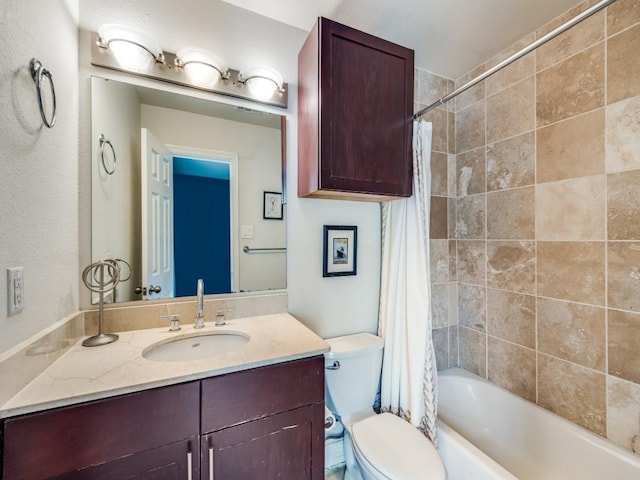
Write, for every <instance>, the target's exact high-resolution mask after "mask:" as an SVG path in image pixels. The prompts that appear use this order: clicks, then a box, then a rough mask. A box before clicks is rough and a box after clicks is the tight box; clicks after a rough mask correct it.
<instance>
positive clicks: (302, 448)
mask: <svg viewBox="0 0 640 480" xmlns="http://www.w3.org/2000/svg"><path fill="white" fill-rule="evenodd" d="M323 411H324V409H323V404H317V405H310V406H307V407H302V408H298V409H295V410H292V411H290V412H285V413H280V414H278V415H273V416H271V417H267V418H264V419H262V420H255V421H253V422H249V423H245V424H242V425H239V426H236V427H231V428H227V429H224V430H220V431H218V432H215V433H212V434H209V435H205V436H203V437H202V440H201V449H202V453H201V456H202V467H201V477H200V478H201V480H264V479H269V480H275V479H282V480H291V479H295V480H306V479H308V480H320V479H322V478H324V450H323V449H322V448H318V445H319V444H320V445H323V442H324V428H323V424H322V418H323V417H322V412H323ZM320 436H321V438H319V437H320Z"/></svg>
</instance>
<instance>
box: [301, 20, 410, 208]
mask: <svg viewBox="0 0 640 480" xmlns="http://www.w3.org/2000/svg"><path fill="white" fill-rule="evenodd" d="M413 56H414V54H413V50H410V49H408V48H404V47H401V46H399V45H397V44H394V43H391V42H388V41H386V40H383V39H380V38H377V37H374V36H372V35H369V34H366V33H364V32H361V31H358V30H355V29H353V28H350V27H347V26H345V25H341V24H339V23H336V22H333V21H331V20H328V19H326V18H320V19H319V20H318V22H317V23H316V25H315V27H314V28H313V30H312V31H311V33H310V34H309V36H308V37H307V40H306V42H305V43H304V45H303V47H302V49H301V50H300V53H299V54H298V195H299V196H300V197H325V198H340V199H355V200H371V201H380V200H388V199H391V198H400V197H408V196H411V190H412V134H413V132H412V128H413V127H412V116H413V68H414V67H413V64H414V61H413Z"/></svg>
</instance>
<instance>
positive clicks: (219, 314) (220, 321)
mask: <svg viewBox="0 0 640 480" xmlns="http://www.w3.org/2000/svg"><path fill="white" fill-rule="evenodd" d="M231 312H233V308H221V309H219V310H216V327H221V326H222V325H226V323H227V322H225V321H224V314H225V313H231Z"/></svg>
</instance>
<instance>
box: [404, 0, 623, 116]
mask: <svg viewBox="0 0 640 480" xmlns="http://www.w3.org/2000/svg"><path fill="white" fill-rule="evenodd" d="M615 1H616V0H601V1H600V2H598V3H596V4H595V5H593V6H591V7H589V8H587V9H586V10H585V11H584V12H582V13H580V14H578V15H576V16H575V17H573V18H572V19H571V20H569V21H567V22H565V23H563V24H562V25H560V26H559V27H557V28H555V29H554V30H552V31H550V32H549V33H547V34H546V35H544V36H542V37H540V38H539V39H538V40H536V41H535V42H532V43H531V44H529V45H527V46H526V47H524V48H523V49H522V50H519V51H518V52H516V53H514V54H513V55H511V56H510V57H508V58H506V59H504V60H503V61H501V62H500V63H498V64H497V65H495V66H494V67H491V68H490V69H489V70H487V71H486V72H484V73H483V74H481V75H478V76H477V77H475V78H474V79H472V80H470V81H468V82H467V83H465V84H464V85H462V86H461V87H459V88H457V89H455V90H454V91H453V92H451V93H449V94H447V95H445V96H444V97H442V98H440V99H439V100H436V101H435V102H433V103H432V104H431V105H428V106H427V107H425V108H423V109H422V110H419V111H418V112H417V113H415V114H414V115H413V119H414V120H417V119H418V118H420V116H421V115H423V114H425V113H427V112H428V111H430V110H433V109H434V108H436V107H439V106H440V105H443V104H444V103H446V102H448V101H449V100H451V99H453V98H455V97H457V96H458V95H460V94H461V93H463V92H466V91H467V90H469V89H470V88H471V87H473V86H475V85H477V84H478V83H480V82H481V81H483V80H484V79H485V78H487V77H490V76H491V75H493V74H494V73H496V72H498V71H500V70H502V69H503V68H505V67H506V66H508V65H511V64H512V63H513V62H515V61H516V60H518V59H519V58H521V57H524V56H525V55H526V54H527V53H530V52H532V51H533V50H535V49H536V48H538V47H539V46H541V45H543V44H545V43H547V42H548V41H549V40H551V39H553V38H555V37H557V36H558V35H560V34H561V33H563V32H565V31H566V30H569V29H570V28H571V27H573V26H574V25H576V24H578V23H580V22H581V21H583V20H584V19H586V18H588V17H590V16H591V15H593V14H594V13H597V12H599V11H600V10H602V9H603V8H605V7H606V6H608V5H610V4H612V3H613V2H615Z"/></svg>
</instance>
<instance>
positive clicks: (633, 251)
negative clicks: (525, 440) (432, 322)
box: [432, 0, 640, 448]
mask: <svg viewBox="0 0 640 480" xmlns="http://www.w3.org/2000/svg"><path fill="white" fill-rule="evenodd" d="M593 3H595V1H591V0H589V1H587V2H585V3H584V4H582V5H580V6H579V7H577V8H576V9H574V10H573V11H570V12H567V14H565V15H563V16H562V17H561V18H558V19H556V20H555V21H553V22H551V23H550V24H548V25H545V26H544V27H542V28H540V29H539V30H538V31H536V32H534V33H532V34H531V35H529V36H528V37H526V38H524V39H522V40H521V41H520V42H517V43H516V44H514V45H513V46H512V47H511V48H509V49H508V50H507V51H505V52H502V53H501V54H499V55H497V56H496V57H495V58H494V59H491V60H489V61H488V62H486V63H485V64H484V65H482V66H480V67H478V68H477V69H476V70H474V71H473V72H470V73H469V74H468V75H465V76H464V78H460V79H458V80H457V82H456V83H457V84H458V85H460V84H462V83H464V82H465V81H467V80H468V79H469V78H471V77H473V76H475V75H476V74H478V73H479V72H482V71H483V70H485V69H487V68H490V67H491V66H493V65H495V64H496V63H497V62H498V61H500V60H501V59H503V58H505V57H506V56H508V55H509V54H511V53H513V52H515V51H517V50H519V49H520V48H522V47H523V46H524V45H526V44H528V43H530V42H531V41H532V40H535V39H536V38H537V37H540V36H541V35H543V34H545V33H546V32H548V31H550V30H551V29H553V28H555V27H556V26H557V25H559V24H560V23H562V22H563V21H565V20H567V19H568V18H570V17H572V16H574V15H575V14H576V13H578V11H579V10H580V9H584V8H587V7H588V6H589V5H591V4H593ZM639 52H640V0H617V1H616V2H615V3H614V4H612V5H611V6H609V7H608V8H607V9H606V10H604V11H601V12H599V13H598V14H596V15H594V16H592V17H591V18H589V19H588V20H586V21H584V22H582V23H581V24H579V25H577V26H575V27H573V28H572V29H571V30H569V31H568V32H566V33H564V34H563V35H562V36H560V37H558V38H556V39H555V40H553V41H551V42H549V43H547V44H545V45H544V46H542V47H540V48H539V49H538V50H537V51H535V52H534V53H531V54H529V55H528V56H526V57H524V58H522V59H521V60H519V61H518V62H516V63H515V64H513V65H511V66H509V67H507V68H506V69H504V70H502V71H501V72H500V73H498V74H496V75H494V76H492V77H489V78H488V79H487V80H485V81H484V82H482V83H481V84H479V85H478V86H477V87H475V88H473V89H471V90H469V91H468V92H466V93H465V94H463V95H461V96H460V97H458V98H457V99H456V101H455V117H454V118H455V129H456V131H455V136H456V151H455V153H456V155H457V156H456V160H457V161H454V160H450V165H451V164H454V163H455V164H456V185H457V186H456V190H455V193H456V195H457V201H456V206H455V207H453V208H454V209H455V208H457V212H456V216H455V224H454V227H455V232H453V235H451V238H454V237H455V240H451V239H449V240H448V243H449V246H450V249H453V247H452V244H454V243H455V244H456V247H455V248H456V252H457V258H458V262H457V282H458V323H459V363H460V366H461V367H463V368H465V369H467V370H470V371H472V372H474V373H477V374H479V375H481V376H483V377H486V378H488V379H489V380H490V381H492V382H494V383H497V384H498V385H501V386H503V387H505V388H507V389H509V390H511V391H513V392H515V393H517V394H518V395H520V396H522V397H524V398H526V399H528V400H531V401H533V402H537V403H538V404H539V405H541V406H542V407H544V408H547V409H549V410H551V411H552V412H555V413H557V414H559V415H561V416H563V417H565V418H567V419H569V420H571V421H572V422H575V423H577V424H579V425H581V426H583V427H585V428H588V429H589V430H592V431H593V432H595V433H597V434H600V435H602V436H605V437H608V438H609V439H611V440H612V441H614V442H615V443H618V444H620V445H622V446H623V447H626V448H631V442H632V439H633V437H634V436H635V435H640V313H639V312H640V53H639ZM441 116H442V114H441ZM450 117H451V115H450V112H449V116H448V117H447V118H448V119H449V118H450ZM435 121H442V119H439V120H435ZM449 153H451V152H450V151H449ZM452 191H453V189H452V188H449V189H448V191H447V194H448V195H449V196H450V198H449V208H450V209H451V208H452V206H451V205H452V204H453V201H452V200H451V197H452V196H453V195H451V194H452ZM435 194H436V193H434V195H435ZM450 226H451V225H450ZM441 229H442V228H441ZM439 241H440V240H433V241H432V245H434V246H433V247H432V250H433V251H434V252H435V251H436V246H435V245H438V247H437V248H440V249H442V248H444V246H440V245H439V244H438V243H437V242H439ZM442 241H443V242H444V241H445V240H442ZM435 255H439V256H438V258H444V257H443V256H442V254H435ZM444 279H445V275H444V274H443V276H442V277H438V278H437V280H444ZM447 279H448V281H449V283H448V284H447V288H448V289H449V291H452V290H454V289H455V287H454V286H453V285H455V283H454V282H455V280H456V277H455V274H454V273H453V272H450V273H449V276H448V277H447ZM439 285H440V284H439V283H435V284H434V291H436V288H437V287H439ZM435 298H436V299H437V296H436V297H435ZM450 318H454V316H453V315H451V316H450ZM453 328H454V327H452V326H449V327H448V329H449V333H451V331H452V330H453ZM442 335H444V334H443V333H442V334H441V333H440V332H439V331H438V333H437V335H435V337H436V339H439V337H440V336H442ZM449 364H452V362H451V361H450V362H449Z"/></svg>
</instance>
